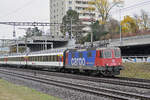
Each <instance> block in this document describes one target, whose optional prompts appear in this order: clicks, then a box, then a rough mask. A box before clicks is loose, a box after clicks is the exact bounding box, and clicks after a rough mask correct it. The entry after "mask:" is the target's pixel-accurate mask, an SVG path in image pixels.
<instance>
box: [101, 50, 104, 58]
mask: <svg viewBox="0 0 150 100" xmlns="http://www.w3.org/2000/svg"><path fill="white" fill-rule="evenodd" d="M103 55H104V53H103V51H102V50H100V58H103Z"/></svg>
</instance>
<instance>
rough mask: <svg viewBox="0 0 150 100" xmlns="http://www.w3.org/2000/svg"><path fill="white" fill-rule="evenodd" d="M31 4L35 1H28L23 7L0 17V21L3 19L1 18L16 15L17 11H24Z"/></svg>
mask: <svg viewBox="0 0 150 100" xmlns="http://www.w3.org/2000/svg"><path fill="white" fill-rule="evenodd" d="M33 2H35V0H30V1H28V2H27V3H25V4H24V5H22V6H20V7H18V8H16V9H15V10H13V11H11V12H9V13H7V14H5V15H3V16H0V19H3V18H5V17H7V16H9V15H12V14H15V13H17V12H18V11H21V10H22V9H24V8H25V7H28V6H29V5H31V4H33Z"/></svg>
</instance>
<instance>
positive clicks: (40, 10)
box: [0, 0, 150, 39]
mask: <svg viewBox="0 0 150 100" xmlns="http://www.w3.org/2000/svg"><path fill="white" fill-rule="evenodd" d="M139 3H140V5H139V6H134V7H132V5H136V4H139ZM123 6H124V8H127V7H129V8H128V9H124V10H122V18H123V16H125V15H130V16H133V14H140V10H141V9H143V10H145V11H146V12H148V13H149V15H150V10H149V9H150V0H124V5H123ZM112 17H113V18H115V19H119V13H118V8H117V7H116V8H114V9H113V10H112ZM3 21H35V22H36V21H40V22H48V21H49V0H0V22H3ZM12 32H13V28H12V27H10V26H6V25H0V39H1V38H12ZM21 32H22V31H21V30H17V36H21V35H22V33H21Z"/></svg>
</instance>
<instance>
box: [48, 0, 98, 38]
mask: <svg viewBox="0 0 150 100" xmlns="http://www.w3.org/2000/svg"><path fill="white" fill-rule="evenodd" d="M92 1H93V0H50V22H51V23H56V25H55V26H51V28H50V32H51V33H50V35H61V33H60V24H59V23H62V18H63V17H64V16H65V15H66V12H67V11H68V10H75V11H77V12H78V13H79V19H80V20H81V21H82V23H83V24H85V25H89V24H91V19H94V20H97V19H98V18H99V15H98V13H97V10H96V7H95V6H94V5H92V4H91V3H92ZM89 2H91V3H89ZM89 8H92V9H93V10H88V9H89ZM85 30H89V28H88V27H87V28H85Z"/></svg>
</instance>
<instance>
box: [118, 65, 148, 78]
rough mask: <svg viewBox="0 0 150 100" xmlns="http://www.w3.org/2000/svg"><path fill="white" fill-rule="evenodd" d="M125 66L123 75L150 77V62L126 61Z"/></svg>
mask: <svg viewBox="0 0 150 100" xmlns="http://www.w3.org/2000/svg"><path fill="white" fill-rule="evenodd" d="M123 66H124V68H125V69H124V70H122V71H121V74H120V75H119V76H121V77H130V78H142V79H150V63H124V64H123Z"/></svg>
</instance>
